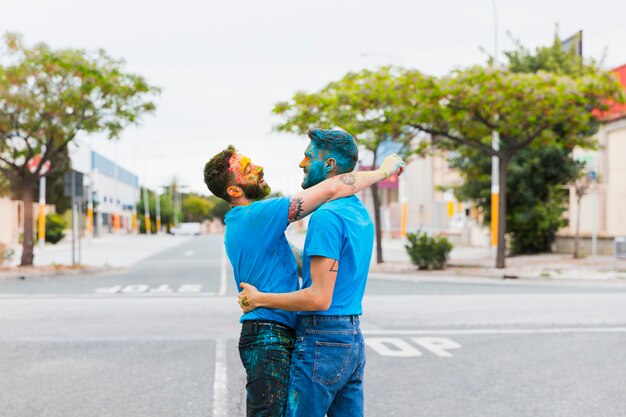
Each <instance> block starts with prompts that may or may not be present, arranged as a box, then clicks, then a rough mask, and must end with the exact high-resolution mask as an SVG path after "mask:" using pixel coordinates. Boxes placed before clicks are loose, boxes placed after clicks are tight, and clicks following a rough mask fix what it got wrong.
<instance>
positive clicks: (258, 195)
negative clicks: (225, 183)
mask: <svg viewBox="0 0 626 417" xmlns="http://www.w3.org/2000/svg"><path fill="white" fill-rule="evenodd" d="M239 187H240V188H241V190H242V191H243V194H244V195H245V196H246V198H247V199H248V200H260V199H262V198H265V197H267V196H268V195H269V194H270V193H271V192H272V189H271V188H270V186H269V185H267V184H263V185H259V184H247V185H241V184H240V185H239Z"/></svg>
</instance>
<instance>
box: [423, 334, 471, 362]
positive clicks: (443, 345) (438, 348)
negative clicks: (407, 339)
mask: <svg viewBox="0 0 626 417" xmlns="http://www.w3.org/2000/svg"><path fill="white" fill-rule="evenodd" d="M411 340H412V341H413V342H415V343H416V344H418V345H420V346H421V347H423V348H424V349H428V350H430V351H431V352H432V353H434V354H435V355H437V356H439V357H440V358H450V357H452V354H451V353H450V352H448V350H449V349H459V348H461V347H462V346H461V345H460V344H459V343H457V342H455V341H454V340H451V339H448V338H445V337H412V338H411Z"/></svg>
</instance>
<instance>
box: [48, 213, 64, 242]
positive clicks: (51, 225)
mask: <svg viewBox="0 0 626 417" xmlns="http://www.w3.org/2000/svg"><path fill="white" fill-rule="evenodd" d="M66 227H67V222H66V221H65V219H64V218H63V217H62V216H60V215H58V214H56V213H50V214H48V215H46V242H50V243H52V244H55V243H57V242H58V241H59V240H61V239H63V237H64V236H65V233H64V231H65V228H66Z"/></svg>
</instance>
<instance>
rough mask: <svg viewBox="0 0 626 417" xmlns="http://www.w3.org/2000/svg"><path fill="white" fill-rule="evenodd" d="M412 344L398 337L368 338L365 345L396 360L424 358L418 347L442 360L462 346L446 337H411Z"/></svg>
mask: <svg viewBox="0 0 626 417" xmlns="http://www.w3.org/2000/svg"><path fill="white" fill-rule="evenodd" d="M410 342H412V343H413V344H411V343H409V342H408V341H406V340H404V339H400V338H397V337H368V338H366V339H365V344H366V345H367V346H369V347H370V348H372V349H374V351H375V352H376V353H378V354H379V355H381V356H391V357H396V358H414V357H416V356H422V351H421V350H420V349H418V347H420V348H422V349H424V350H427V351H429V352H430V353H432V354H434V355H435V356H438V357H440V358H449V357H451V356H452V354H451V353H450V352H448V351H449V350H451V349H459V348H460V347H462V346H461V344H459V343H457V342H455V341H454V340H452V339H448V338H446V337H411V338H410Z"/></svg>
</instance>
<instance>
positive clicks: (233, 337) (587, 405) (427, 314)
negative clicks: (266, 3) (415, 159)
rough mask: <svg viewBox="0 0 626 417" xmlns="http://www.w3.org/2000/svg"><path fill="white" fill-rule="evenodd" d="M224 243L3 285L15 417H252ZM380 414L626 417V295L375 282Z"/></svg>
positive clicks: (3, 393) (378, 278)
mask: <svg viewBox="0 0 626 417" xmlns="http://www.w3.org/2000/svg"><path fill="white" fill-rule="evenodd" d="M222 241H223V237H222V236H219V235H211V236H202V237H198V238H189V239H187V240H183V241H181V242H182V243H180V244H179V245H178V246H174V247H170V248H169V249H166V250H164V251H162V252H160V253H158V254H156V255H153V256H151V257H149V258H147V259H144V260H142V261H140V262H138V263H136V264H134V265H133V266H131V267H129V268H127V269H121V270H117V271H113V272H107V273H98V274H85V275H83V274H72V275H65V276H63V275H62V276H52V277H37V278H35V277H29V278H26V279H24V280H21V279H18V278H11V279H8V278H7V279H0V329H1V331H0V375H2V378H0V409H1V410H2V414H1V415H2V417H78V416H81V417H82V416H85V417H86V416H88V417H104V416H112V417H113V416H115V417H144V416H145V417H148V416H150V417H174V416H185V417H195V416H197V417H200V416H203V417H204V416H214V417H223V416H228V417H235V416H243V415H245V393H244V386H245V375H244V371H243V368H242V366H241V362H240V360H239V356H238V352H237V337H238V331H239V325H238V317H239V308H238V306H237V302H236V299H235V294H236V289H235V285H234V281H233V278H232V271H231V269H230V265H229V264H228V262H227V260H226V259H225V257H224V252H223V243H222ZM364 311H365V314H364V316H363V319H362V329H363V332H364V334H365V339H366V346H367V360H368V365H367V368H366V415H367V416H368V417H382V416H385V417H387V416H428V417H455V416H459V417H496V416H498V417H500V416H501V417H512V416H513V417H543V416H545V417H555V416H567V417H578V416H580V417H583V416H584V417H589V416H591V417H594V416H597V417H620V416H626V399H625V398H624V391H625V389H626V388H625V387H626V349H624V346H626V284H620V283H605V282H602V283H588V282H586V283H583V282H576V283H571V282H551V281H545V282H541V281H516V280H506V281H504V280H494V279H473V278H459V277H454V276H452V275H451V276H449V277H440V276H438V277H429V276H428V275H423V274H422V275H417V274H414V275H406V274H404V275H393V274H382V273H378V274H371V276H370V281H369V283H368V289H367V291H366V298H365V302H364Z"/></svg>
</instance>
